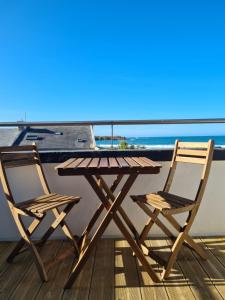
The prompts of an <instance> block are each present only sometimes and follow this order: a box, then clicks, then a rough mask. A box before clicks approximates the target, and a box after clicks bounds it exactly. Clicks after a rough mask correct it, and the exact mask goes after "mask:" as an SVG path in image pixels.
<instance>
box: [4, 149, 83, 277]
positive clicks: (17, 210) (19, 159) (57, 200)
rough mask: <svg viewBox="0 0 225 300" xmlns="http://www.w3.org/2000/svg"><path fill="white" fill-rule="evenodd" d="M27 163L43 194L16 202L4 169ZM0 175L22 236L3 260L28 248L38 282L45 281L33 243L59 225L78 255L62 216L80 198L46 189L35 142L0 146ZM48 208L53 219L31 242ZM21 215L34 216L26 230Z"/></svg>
mask: <svg viewBox="0 0 225 300" xmlns="http://www.w3.org/2000/svg"><path fill="white" fill-rule="evenodd" d="M28 165H35V166H36V171H37V173H38V176H39V179H40V182H41V185H42V188H43V192H44V194H43V195H41V196H40V197H37V198H33V199H31V200H27V201H24V202H19V203H16V202H15V200H14V197H13V195H12V191H11V189H10V185H9V181H8V178H7V174H6V169H7V168H14V167H21V166H28ZM0 178H1V182H2V186H3V191H4V194H5V196H6V200H7V202H8V205H9V208H10V211H11V213H12V216H13V219H14V221H15V223H16V226H17V228H18V230H19V232H20V235H21V237H22V238H21V240H20V241H19V242H18V244H17V245H16V247H15V248H14V250H13V251H12V252H11V254H10V255H9V257H8V258H7V261H8V262H12V261H13V259H14V257H15V256H16V255H18V254H19V253H21V252H24V251H25V250H27V249H30V250H31V252H32V254H33V257H34V261H35V264H36V266H37V269H38V272H39V275H40V277H41V279H42V281H47V274H46V271H45V268H44V265H43V262H42V260H41V257H40V255H39V253H38V251H37V247H36V246H37V245H38V246H42V245H43V244H44V243H45V242H46V241H47V239H48V238H49V237H50V235H51V234H52V233H53V232H54V231H55V229H56V228H57V227H58V226H61V228H62V230H63V232H64V234H65V235H66V236H67V237H68V238H69V239H70V240H71V241H72V243H73V246H74V248H75V253H76V255H78V254H79V248H78V245H77V242H76V240H75V239H74V237H73V235H72V232H71V231H70V229H69V227H68V225H67V224H66V222H65V221H64V219H65V217H66V216H67V214H68V213H69V211H70V210H71V209H72V208H73V206H74V205H75V204H77V203H78V202H79V201H80V197H77V196H65V195H59V194H56V193H51V192H50V189H49V186H48V183H47V180H46V177H45V175H44V172H43V169H42V165H41V161H40V157H39V153H38V151H37V147H36V145H35V144H33V145H29V146H16V147H0ZM62 205H64V206H65V208H64V209H63V210H62V211H61V212H60V210H59V209H58V208H59V207H60V206H62ZM48 211H51V212H52V213H53V215H54V222H53V223H52V224H51V226H50V227H49V229H48V230H47V231H46V232H45V234H44V235H43V237H42V238H41V240H40V241H39V242H38V243H37V244H36V245H35V244H34V242H33V241H32V240H31V235H32V233H33V232H34V231H35V230H36V229H37V227H38V226H39V225H40V223H41V222H42V220H43V219H44V218H45V216H46V213H47V212H48ZM22 216H29V217H32V218H34V220H33V221H32V222H31V224H30V226H29V227H28V228H27V229H26V227H25V225H24V223H23V221H22ZM25 244H27V248H25V249H22V248H23V247H24V246H25Z"/></svg>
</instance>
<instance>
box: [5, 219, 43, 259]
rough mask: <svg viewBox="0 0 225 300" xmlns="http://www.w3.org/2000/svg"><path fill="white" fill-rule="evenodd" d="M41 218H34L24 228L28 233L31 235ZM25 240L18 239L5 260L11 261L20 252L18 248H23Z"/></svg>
mask: <svg viewBox="0 0 225 300" xmlns="http://www.w3.org/2000/svg"><path fill="white" fill-rule="evenodd" d="M41 221H42V219H34V220H33V222H32V223H31V224H30V226H29V228H28V229H27V230H26V232H27V234H28V235H31V234H32V233H33V232H34V231H35V229H36V228H37V227H38V225H39V224H40V222H41ZM25 243H26V242H25V240H24V239H23V238H22V239H20V241H19V242H18V243H17V244H16V246H15V248H14V249H13V251H12V252H11V253H10V255H9V256H8V258H7V262H9V263H10V262H12V261H13V259H14V257H15V256H16V255H18V254H19V253H20V250H21V249H22V248H23V246H24V245H25Z"/></svg>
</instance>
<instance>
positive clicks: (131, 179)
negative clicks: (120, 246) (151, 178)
mask: <svg viewBox="0 0 225 300" xmlns="http://www.w3.org/2000/svg"><path fill="white" fill-rule="evenodd" d="M85 177H86V178H87V180H88V182H89V183H90V184H91V186H92V187H93V189H94V191H95V192H96V194H97V195H98V196H99V195H101V198H100V197H99V198H100V200H101V201H102V203H103V204H104V206H105V207H107V208H108V209H109V210H108V211H107V213H106V215H105V217H104V219H103V220H102V222H101V224H100V225H99V227H98V229H97V230H96V232H95V234H94V235H93V237H92V239H91V241H90V243H89V245H88V246H87V247H86V248H85V250H84V252H83V253H82V254H81V256H80V257H79V260H78V262H77V263H76V265H75V266H74V268H73V269H72V272H71V274H70V276H69V279H68V280H67V282H66V285H65V287H64V288H65V289H69V288H70V287H71V286H72V284H73V283H74V280H75V279H76V277H77V276H78V274H79V273H80V271H81V270H82V267H83V266H84V264H85V262H86V261H87V259H88V257H89V255H90V253H91V251H92V250H93V248H94V247H95V246H96V243H97V241H98V239H99V238H100V237H101V236H102V234H103V233H104V231H105V229H106V228H107V226H108V224H109V223H110V221H111V220H112V218H113V214H114V213H115V212H116V210H117V207H118V206H119V205H120V204H121V203H122V201H123V199H124V197H125V196H126V194H127V192H128V191H129V189H130V188H131V186H132V184H133V182H134V181H135V179H136V177H137V175H136V174H134V175H130V176H129V177H128V179H127V180H126V182H125V184H124V186H123V187H122V189H121V191H120V193H119V194H118V195H117V197H116V199H115V201H114V203H113V204H112V205H110V204H109V205H108V203H109V202H108V200H107V199H106V198H105V195H104V194H103V192H102V191H101V189H99V187H98V185H97V183H96V180H95V179H94V178H93V177H92V175H86V176H85ZM109 206H110V207H109Z"/></svg>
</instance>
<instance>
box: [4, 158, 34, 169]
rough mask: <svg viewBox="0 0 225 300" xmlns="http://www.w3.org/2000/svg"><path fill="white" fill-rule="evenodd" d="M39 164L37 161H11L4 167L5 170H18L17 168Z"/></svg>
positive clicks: (5, 163)
mask: <svg viewBox="0 0 225 300" xmlns="http://www.w3.org/2000/svg"><path fill="white" fill-rule="evenodd" d="M37 163H39V161H38V160H37V159H20V160H11V161H5V162H4V167H5V168H17V167H24V166H30V165H35V164H37Z"/></svg>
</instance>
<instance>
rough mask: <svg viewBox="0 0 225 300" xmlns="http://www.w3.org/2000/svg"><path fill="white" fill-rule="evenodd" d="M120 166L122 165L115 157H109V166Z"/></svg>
mask: <svg viewBox="0 0 225 300" xmlns="http://www.w3.org/2000/svg"><path fill="white" fill-rule="evenodd" d="M119 166H120V165H119V164H118V162H117V160H116V158H115V157H109V167H110V168H116V167H119Z"/></svg>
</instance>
